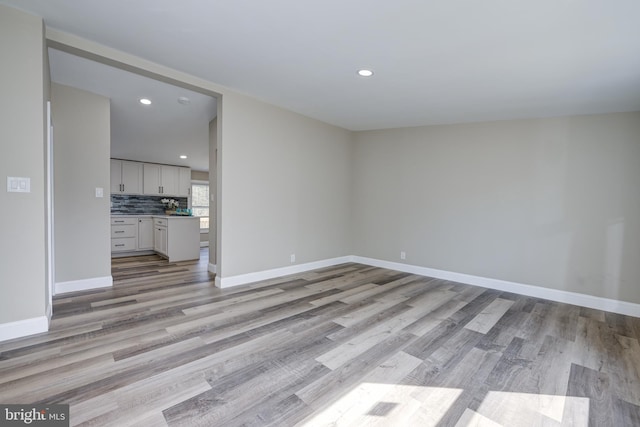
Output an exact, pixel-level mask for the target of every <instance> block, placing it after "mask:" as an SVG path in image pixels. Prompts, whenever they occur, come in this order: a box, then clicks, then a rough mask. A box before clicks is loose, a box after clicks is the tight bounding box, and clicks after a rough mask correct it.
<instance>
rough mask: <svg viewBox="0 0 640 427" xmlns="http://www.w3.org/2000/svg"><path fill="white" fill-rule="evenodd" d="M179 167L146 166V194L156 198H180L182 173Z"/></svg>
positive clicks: (151, 164)
mask: <svg viewBox="0 0 640 427" xmlns="http://www.w3.org/2000/svg"><path fill="white" fill-rule="evenodd" d="M179 169H180V168H179V167H177V166H169V165H157V164H155V163H145V164H144V168H143V170H144V194H149V195H154V196H167V197H172V196H178V188H179V186H180V171H179Z"/></svg>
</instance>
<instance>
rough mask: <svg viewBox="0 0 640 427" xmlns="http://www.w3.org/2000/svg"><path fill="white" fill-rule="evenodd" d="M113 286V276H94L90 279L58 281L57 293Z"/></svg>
mask: <svg viewBox="0 0 640 427" xmlns="http://www.w3.org/2000/svg"><path fill="white" fill-rule="evenodd" d="M111 286H113V277H111V276H103V277H92V278H90V279H81V280H70V281H68V282H57V283H56V295H58V294H63V293H66V292H77V291H87V290H90V289H99V288H109V287H111Z"/></svg>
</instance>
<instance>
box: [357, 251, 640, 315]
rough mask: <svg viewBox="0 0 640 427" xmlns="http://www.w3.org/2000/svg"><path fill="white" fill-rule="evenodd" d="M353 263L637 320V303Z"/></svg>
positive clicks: (380, 263) (430, 271)
mask: <svg viewBox="0 0 640 427" xmlns="http://www.w3.org/2000/svg"><path fill="white" fill-rule="evenodd" d="M352 261H353V262H357V263H360V264H366V265H370V266H373V267H382V268H388V269H390V270H398V271H403V272H405V273H413V274H419V275H421V276H428V277H434V278H436V279H443V280H450V281H452V282H458V283H464V284H466V285H473V286H481V287H483V288H489V289H495V290H498V291H506V292H513V293H514V294H520V295H526V296H529V297H535V298H542V299H547V300H551V301H556V302H562V303H566V304H573V305H579V306H582V307H588V308H595V309H597V310H604V311H610V312H613V313H618V314H624V315H627V316H634V317H640V304H634V303H631V302H626V301H619V300H614V299H609V298H603V297H596V296H593V295H587V294H579V293H577V292H569V291H563V290H560V289H550V288H543V287H541V286H533V285H525V284H522V283H516V282H509V281H506V280H500V279H490V278H487V277H480V276H473V275H470V274H464V273H454V272H451V271H445V270H437V269H435V268H428V267H420V266H417V265H410V264H402V263H399V262H391V261H384V260H379V259H374V258H366V257H360V256H353V257H352Z"/></svg>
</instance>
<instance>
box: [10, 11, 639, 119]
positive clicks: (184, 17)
mask: <svg viewBox="0 0 640 427" xmlns="http://www.w3.org/2000/svg"><path fill="white" fill-rule="evenodd" d="M0 3H5V4H10V5H14V6H16V7H18V8H21V9H23V10H28V11H31V12H33V13H35V14H37V15H40V16H42V17H44V20H45V23H46V24H47V25H48V26H49V27H52V28H55V29H58V30H62V31H66V32H69V33H73V34H76V35H78V36H80V37H83V38H86V39H89V40H93V41H96V42H98V43H101V44H104V45H107V46H110V47H113V48H115V49H119V50H122V51H125V52H128V53H131V54H134V55H137V56H139V57H142V58H145V59H148V60H151V61H154V62H157V63H160V64H164V65H166V66H169V67H172V68H175V69H178V70H181V71H185V72H187V73H190V74H192V75H195V76H198V77H202V78H204V79H207V80H210V81H212V82H215V83H219V84H222V85H224V86H227V87H230V88H234V89H236V90H238V91H240V92H243V93H247V94H250V95H252V96H254V97H257V98H260V99H263V100H266V101H268V102H270V103H273V104H276V105H279V106H282V107H285V108H288V109H291V110H294V111H297V112H299V113H302V114H305V115H307V116H311V117H314V118H317V119H319V120H323V121H325V122H328V123H333V124H335V125H339V126H342V127H345V128H348V129H353V130H363V129H379V128H392V127H403V126H417V125H425V124H435V123H454V122H469V121H484V120H499V119H512V118H524V117H548V116H557V115H568V114H589V113H603V112H614V111H633V110H640V24H639V23H638V22H639V21H638V17H640V1H638V0H609V1H605V0H535V1H513V0H482V1H478V0H450V1H446V0H440V1H436V0H396V1H379V0H366V1H365V0H349V1H345V0H323V1H300V0H271V1H259V0H254V1H250V0H240V1H222V0H181V1H175V0H136V1H129V0H127V1H125V0H110V1H104V0H86V1H78V0H0ZM363 67H369V68H371V69H373V70H374V71H375V75H374V76H373V77H372V78H369V79H363V78H360V77H358V76H357V75H356V70H357V69H359V68H363Z"/></svg>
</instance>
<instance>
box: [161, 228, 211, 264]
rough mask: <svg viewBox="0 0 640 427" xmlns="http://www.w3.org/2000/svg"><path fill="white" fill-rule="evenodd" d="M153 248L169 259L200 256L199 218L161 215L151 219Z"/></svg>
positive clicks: (189, 258) (177, 259) (183, 259)
mask: <svg viewBox="0 0 640 427" xmlns="http://www.w3.org/2000/svg"><path fill="white" fill-rule="evenodd" d="M153 228H154V250H155V251H156V252H158V253H159V254H161V255H164V256H166V257H167V258H169V261H172V262H173V261H187V260H193V259H198V258H200V219H199V218H196V217H161V218H157V217H156V218H154V219H153Z"/></svg>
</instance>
